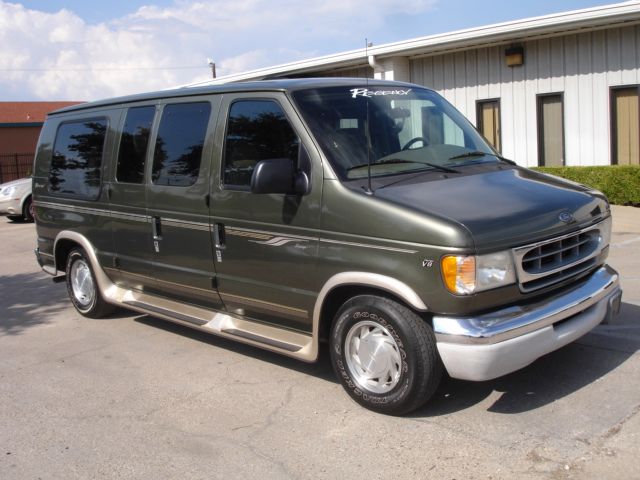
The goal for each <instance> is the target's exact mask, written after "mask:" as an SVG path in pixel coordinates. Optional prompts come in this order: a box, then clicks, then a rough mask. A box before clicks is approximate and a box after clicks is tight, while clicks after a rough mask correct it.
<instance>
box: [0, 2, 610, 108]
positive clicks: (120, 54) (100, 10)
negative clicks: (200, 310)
mask: <svg viewBox="0 0 640 480" xmlns="http://www.w3.org/2000/svg"><path fill="white" fill-rule="evenodd" d="M607 3H612V2H602V1H593V0H565V1H550V0H539V1H537V2H517V1H496V0H485V1H483V2H478V1H477V0H476V1H471V0H460V1H447V0H403V1H402V2H398V1H393V0H368V1H367V0H322V1H321V2H317V3H313V2H308V3H307V2H300V1H297V0H233V1H231V2H229V1H228V0H209V1H200V2H197V1H194V0H149V1H139V0H127V1H124V0H102V1H99V2H92V1H87V0H84V1H79V0H66V1H65V0H32V1H26V0H25V1H22V2H16V1H14V2H7V1H4V0H0V25H3V27H1V28H0V42H1V44H2V45H3V48H2V49H1V50H0V72H1V75H0V100H34V99H48V100H54V99H55V100H92V99H96V98H101V97H108V96H114V95H123V94H128V93H135V92H140V91H148V90H155V89H161V88H169V87H172V86H175V85H180V84H185V83H191V82H194V81H201V80H205V79H206V78H208V76H209V70H208V68H207V64H206V59H207V57H212V58H214V59H215V60H216V63H217V65H218V73H219V74H220V75H224V74H229V73H237V72H240V71H245V70H250V69H254V68H260V67H266V66H270V65H275V64H280V63H286V62H290V61H295V60H301V59H305V58H310V57H314V56H320V55H326V54H331V53H337V52H341V51H346V50H353V49H357V48H361V47H362V46H363V45H364V39H365V38H368V39H369V41H371V42H373V43H374V44H376V45H379V44H382V43H388V42H394V41H400V40H406V39H409V38H414V37H420V36H425V35H431V34H436V33H443V32H447V31H452V30H459V29H464V28H470V27H478V26H482V25H488V24H492V23H498V22H503V21H508V20H516V19H521V18H527V17H532V16H539V15H546V14H550V13H558V12H563V11H569V10H576V9H581V8H588V7H593V6H598V5H605V4H607Z"/></svg>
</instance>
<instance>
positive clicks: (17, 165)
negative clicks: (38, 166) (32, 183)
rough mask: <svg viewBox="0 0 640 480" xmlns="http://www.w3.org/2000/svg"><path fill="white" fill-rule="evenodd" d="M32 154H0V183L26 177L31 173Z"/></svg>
mask: <svg viewBox="0 0 640 480" xmlns="http://www.w3.org/2000/svg"><path fill="white" fill-rule="evenodd" d="M34 155H35V154H33V153H0V183H5V182H10V181H11V180H17V179H19V178H24V177H28V176H30V175H31V173H32V172H33V158H34Z"/></svg>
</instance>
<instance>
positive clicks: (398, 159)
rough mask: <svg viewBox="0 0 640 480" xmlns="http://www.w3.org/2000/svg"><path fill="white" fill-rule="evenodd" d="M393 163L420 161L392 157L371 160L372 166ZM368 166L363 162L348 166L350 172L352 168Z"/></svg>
mask: <svg viewBox="0 0 640 480" xmlns="http://www.w3.org/2000/svg"><path fill="white" fill-rule="evenodd" d="M392 163H420V162H412V161H411V160H402V159H400V158H390V159H388V160H382V161H381V162H371V166H372V167H374V166H376V165H389V164H392ZM368 166H369V164H368V163H361V164H359V165H356V166H355V167H350V168H347V172H350V171H351V170H357V169H359V168H364V167H368Z"/></svg>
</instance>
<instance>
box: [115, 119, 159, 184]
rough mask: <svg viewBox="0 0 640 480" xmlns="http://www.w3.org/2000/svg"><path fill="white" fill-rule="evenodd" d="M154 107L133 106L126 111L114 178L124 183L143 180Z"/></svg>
mask: <svg viewBox="0 0 640 480" xmlns="http://www.w3.org/2000/svg"><path fill="white" fill-rule="evenodd" d="M155 113H156V107H153V106H150V107H134V108H130V109H129V111H128V112H127V119H126V120H125V122H124V129H123V131H122V138H121V139H120V150H119V151H118V169H117V171H116V180H117V181H118V182H125V183H142V182H143V181H144V161H145V158H146V157H147V145H148V143H149V135H150V133H151V125H152V124H153V116H154V115H155Z"/></svg>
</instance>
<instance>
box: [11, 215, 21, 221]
mask: <svg viewBox="0 0 640 480" xmlns="http://www.w3.org/2000/svg"><path fill="white" fill-rule="evenodd" d="M7 219H8V220H9V221H10V222H21V221H23V220H24V217H23V216H22V215H7Z"/></svg>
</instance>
